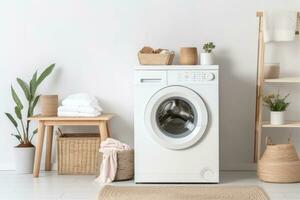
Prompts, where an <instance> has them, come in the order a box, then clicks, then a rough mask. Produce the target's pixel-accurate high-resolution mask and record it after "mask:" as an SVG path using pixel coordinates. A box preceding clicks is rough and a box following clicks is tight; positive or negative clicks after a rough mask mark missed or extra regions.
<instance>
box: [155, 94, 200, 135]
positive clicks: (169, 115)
mask: <svg viewBox="0 0 300 200" xmlns="http://www.w3.org/2000/svg"><path fill="white" fill-rule="evenodd" d="M197 119H198V116H197V112H196V109H195V107H194V106H193V104H192V103H191V102H190V101H189V100H187V99H185V98H183V97H171V98H169V99H166V100H165V101H163V102H162V103H161V104H160V105H159V107H158V109H157V112H156V122H157V126H158V127H159V129H160V130H161V131H162V133H164V134H165V135H167V136H169V137H173V138H182V137H186V136H187V135H189V134H190V133H191V132H192V131H193V130H194V129H195V126H196V123H197Z"/></svg>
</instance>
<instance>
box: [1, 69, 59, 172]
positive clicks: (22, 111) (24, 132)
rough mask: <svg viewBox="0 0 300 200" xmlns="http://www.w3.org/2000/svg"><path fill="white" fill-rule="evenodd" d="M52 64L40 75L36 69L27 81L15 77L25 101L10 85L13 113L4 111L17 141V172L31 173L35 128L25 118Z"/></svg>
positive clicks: (37, 97)
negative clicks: (13, 129)
mask: <svg viewBox="0 0 300 200" xmlns="http://www.w3.org/2000/svg"><path fill="white" fill-rule="evenodd" d="M54 66H55V64H52V65H50V66H48V67H47V68H46V69H45V70H44V71H43V72H42V73H41V74H40V75H38V72H37V71H36V72H35V73H34V74H33V76H32V78H31V80H30V81H29V82H25V81H24V80H22V79H20V78H17V83H18V85H19V86H20V88H21V89H22V91H23V93H24V96H25V99H26V103H25V102H22V101H21V99H20V98H19V95H18V94H17V92H16V90H15V89H14V87H13V86H11V95H12V99H13V101H14V103H15V106H14V114H11V113H5V115H6V116H7V118H8V119H9V120H10V122H11V123H12V124H13V126H14V127H15V133H13V134H11V135H12V136H14V137H15V138H16V139H17V140H18V141H19V145H17V146H16V147H15V148H14V150H15V160H16V170H17V172H18V173H32V167H33V160H34V150H35V148H34V145H33V144H32V142H31V141H32V138H33V137H34V135H35V134H36V133H37V129H35V130H33V131H31V129H30V121H28V120H27V118H28V117H31V116H32V115H33V113H34V110H35V107H36V105H37V102H38V101H39V97H40V95H38V94H37V89H38V87H39V86H40V85H41V83H42V82H43V81H44V80H45V78H46V77H47V76H49V75H50V74H51V72H52V71H53V69H54Z"/></svg>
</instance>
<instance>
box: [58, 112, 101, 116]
mask: <svg viewBox="0 0 300 200" xmlns="http://www.w3.org/2000/svg"><path fill="white" fill-rule="evenodd" d="M57 115H58V116H59V117H97V116H99V115H101V112H97V113H79V112H67V111H58V112H57Z"/></svg>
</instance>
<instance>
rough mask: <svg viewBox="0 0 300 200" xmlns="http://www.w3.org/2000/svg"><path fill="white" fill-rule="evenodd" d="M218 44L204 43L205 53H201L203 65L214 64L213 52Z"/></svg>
mask: <svg viewBox="0 0 300 200" xmlns="http://www.w3.org/2000/svg"><path fill="white" fill-rule="evenodd" d="M215 47H216V46H215V45H214V43H213V42H208V43H205V44H204V45H203V50H204V53H201V65H212V64H213V54H212V50H213V49H214V48H215Z"/></svg>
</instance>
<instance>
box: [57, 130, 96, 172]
mask: <svg viewBox="0 0 300 200" xmlns="http://www.w3.org/2000/svg"><path fill="white" fill-rule="evenodd" d="M99 147H100V137H99V134H63V135H61V136H59V137H58V138H57V160H58V170H57V171H58V174H96V172H97V168H96V167H97V162H98V160H99V153H98V151H99Z"/></svg>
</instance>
